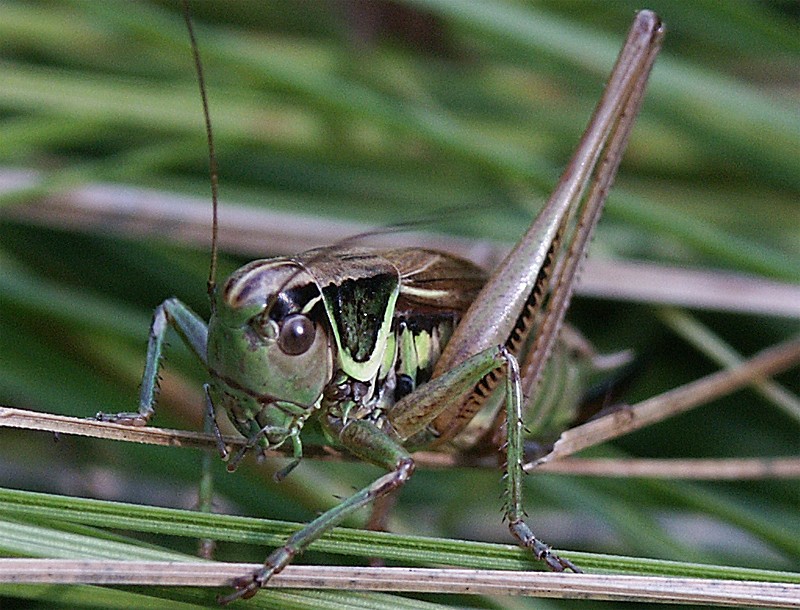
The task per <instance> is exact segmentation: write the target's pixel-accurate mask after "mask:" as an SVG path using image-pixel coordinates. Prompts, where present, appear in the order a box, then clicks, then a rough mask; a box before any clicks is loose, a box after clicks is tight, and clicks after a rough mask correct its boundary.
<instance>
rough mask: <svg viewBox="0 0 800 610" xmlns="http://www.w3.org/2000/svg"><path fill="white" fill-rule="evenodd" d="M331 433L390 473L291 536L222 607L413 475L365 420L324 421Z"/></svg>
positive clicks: (393, 445) (399, 450)
mask: <svg viewBox="0 0 800 610" xmlns="http://www.w3.org/2000/svg"><path fill="white" fill-rule="evenodd" d="M324 425H325V426H326V428H327V429H328V431H329V432H331V433H333V434H335V435H336V436H337V438H338V440H339V442H340V443H341V444H342V445H343V446H344V447H345V448H346V449H348V451H350V452H351V453H353V454H354V455H356V456H357V457H359V458H362V459H364V460H366V461H369V462H371V463H373V464H376V465H378V466H383V467H385V468H387V469H388V470H391V472H389V473H388V474H385V475H383V476H382V477H380V478H378V479H376V480H375V481H373V482H372V483H371V484H370V485H368V486H367V487H365V488H363V489H362V490H361V491H358V492H356V493H355V494H354V495H352V496H350V497H349V498H347V499H346V500H344V501H343V502H342V503H341V504H338V505H337V506H334V507H333V508H331V509H330V510H328V511H326V512H324V513H323V514H321V515H320V516H319V517H317V518H316V519H314V520H313V521H312V522H311V523H309V524H308V525H306V526H304V527H303V528H301V529H299V530H298V531H297V532H295V533H294V534H292V535H291V536H290V537H289V538H288V539H287V540H286V543H285V544H284V545H283V546H282V547H280V548H278V549H275V550H274V551H273V552H272V553H271V554H270V556H269V557H267V559H266V561H265V562H264V567H262V568H261V569H259V570H258V571H256V572H254V573H253V574H250V575H248V576H245V577H244V578H239V579H237V580H235V581H234V583H233V585H234V586H235V587H236V591H234V592H233V593H231V594H230V595H226V596H224V597H219V598H218V601H219V602H220V603H221V604H227V603H230V602H232V601H234V600H236V599H239V598H243V599H247V598H250V597H252V596H253V595H255V594H256V593H257V592H258V590H259V589H260V588H261V587H263V586H264V585H265V584H266V583H267V582H268V581H269V579H270V578H272V576H273V575H274V574H277V573H278V572H280V571H281V570H283V568H285V567H286V566H287V565H289V563H291V561H292V559H293V558H294V556H295V555H298V554H299V553H302V552H303V551H305V550H306V549H307V548H308V546H309V545H310V544H311V543H312V542H314V541H315V540H317V539H318V538H319V537H320V536H322V535H323V534H324V533H325V532H327V531H328V530H330V529H332V528H333V527H335V526H336V525H338V524H339V523H341V522H342V520H344V519H345V518H346V517H347V516H348V515H350V514H351V513H353V512H355V511H357V510H358V509H359V508H361V507H362V506H365V505H367V504H369V503H370V502H372V501H373V500H375V499H376V498H380V497H384V496H386V495H387V494H389V493H391V492H392V491H394V490H396V489H397V488H399V487H400V486H402V485H403V484H404V483H405V482H406V481H407V480H408V479H409V477H410V476H411V474H412V473H413V472H414V460H413V459H411V456H410V455H408V453H407V452H406V451H405V449H403V447H402V446H401V445H400V444H398V443H397V442H396V441H395V440H394V439H393V438H391V437H389V436H388V435H387V434H386V433H385V432H383V431H381V430H379V429H378V428H377V427H376V426H375V425H374V424H372V423H370V422H368V421H364V420H354V421H350V422H348V423H347V424H345V425H341V421H340V420H339V421H337V420H336V419H334V418H330V419H329V420H328V421H326V422H324Z"/></svg>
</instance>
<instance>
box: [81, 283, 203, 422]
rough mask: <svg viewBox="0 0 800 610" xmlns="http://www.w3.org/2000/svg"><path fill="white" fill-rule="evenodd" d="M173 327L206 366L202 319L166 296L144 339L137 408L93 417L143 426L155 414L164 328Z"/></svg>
mask: <svg viewBox="0 0 800 610" xmlns="http://www.w3.org/2000/svg"><path fill="white" fill-rule="evenodd" d="M170 325H171V326H172V327H173V328H174V329H175V330H176V331H177V332H178V334H179V335H180V336H181V338H182V339H183V341H184V342H185V343H186V345H188V346H189V348H190V349H191V350H192V352H193V353H194V354H195V355H196V356H197V358H198V359H199V360H200V362H202V363H203V365H204V366H205V365H206V364H207V362H206V343H207V341H208V327H207V326H206V323H205V322H203V320H202V319H201V318H200V317H199V316H198V315H197V314H196V313H194V312H193V311H192V310H191V309H189V308H188V307H187V306H186V305H184V304H183V303H182V302H181V301H179V300H178V299H175V298H172V299H167V300H166V301H164V302H163V303H161V305H159V306H158V307H156V310H155V313H154V314H153V322H152V324H151V325H150V337H149V339H148V341H147V360H146V361H145V365H144V373H143V374H142V385H141V388H140V390H139V410H138V411H137V412H129V413H98V414H97V415H96V416H95V418H96V419H99V420H100V421H107V422H114V423H118V424H127V425H130V426H144V425H147V423H148V422H149V421H150V419H151V418H152V417H153V414H154V413H155V404H156V395H157V394H158V369H159V367H160V366H161V359H162V358H163V351H164V339H165V338H166V334H167V329H168V328H169V326H170Z"/></svg>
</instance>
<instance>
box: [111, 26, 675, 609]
mask: <svg viewBox="0 0 800 610" xmlns="http://www.w3.org/2000/svg"><path fill="white" fill-rule="evenodd" d="M662 36H663V28H662V27H661V23H660V21H659V19H658V17H657V16H656V15H655V14H653V13H651V12H648V11H643V12H641V13H639V14H638V15H637V17H636V20H635V22H634V24H633V27H632V28H631V31H630V33H629V36H628V40H627V42H626V44H625V46H624V48H623V49H622V52H621V53H620V56H619V58H618V60H617V64H616V66H615V67H614V70H613V72H612V74H611V77H610V79H609V82H608V84H607V87H606V91H605V93H604V95H603V98H602V99H601V101H600V103H599V104H598V106H597V109H596V111H595V114H594V116H593V117H592V120H591V121H590V124H589V127H588V128H587V130H586V132H585V133H584V136H583V138H582V140H581V142H580V144H579V145H578V148H577V150H576V152H575V154H574V156H573V158H572V160H571V162H570V164H569V165H568V167H567V169H566V171H565V172H564V175H563V176H562V178H561V181H560V182H559V184H558V187H557V188H556V190H555V192H554V193H553V195H552V196H551V198H550V200H549V201H548V202H547V204H546V205H545V206H544V208H543V209H542V211H541V212H540V213H539V215H538V216H537V217H536V219H535V220H534V221H533V223H532V224H531V226H530V228H529V229H528V230H527V232H526V233H525V235H524V236H523V237H522V239H521V240H520V241H519V242H518V243H517V245H516V247H515V248H514V249H513V250H512V252H511V253H510V254H509V255H508V256H507V257H506V259H505V260H504V261H503V262H502V263H501V265H500V266H499V267H498V268H497V269H495V270H494V271H493V272H492V273H491V275H489V276H488V277H487V276H486V275H485V274H484V273H483V272H482V271H481V270H479V269H477V268H476V267H475V266H474V265H472V264H471V263H468V262H466V261H463V260H460V259H458V258H454V257H452V256H449V255H446V254H442V253H438V252H433V251H426V250H418V249H396V250H386V251H373V250H367V249H360V248H344V247H340V248H328V249H319V250H312V251H309V252H305V253H302V254H299V255H296V256H294V257H288V258H276V259H266V260H259V261H254V262H252V263H249V264H247V265H245V266H244V267H242V268H241V269H239V270H238V271H236V272H234V273H233V275H232V276H231V277H230V278H229V279H228V280H227V282H226V283H225V285H224V287H223V289H222V290H221V291H217V290H216V289H215V288H214V281H213V276H214V268H215V267H214V265H212V272H211V279H210V281H209V285H210V289H211V290H210V292H211V295H212V303H211V306H212V307H211V310H212V314H211V318H210V320H209V323H208V326H206V324H205V323H204V322H203V320H201V319H200V318H199V317H198V316H197V315H195V314H194V313H192V312H191V311H190V310H189V309H188V308H187V307H186V306H185V305H183V304H182V303H181V302H180V301H178V300H176V299H168V300H167V301H165V302H164V303H162V304H161V305H160V306H159V307H158V308H157V309H156V313H155V317H154V320H153V325H152V327H151V334H150V342H149V345H148V353H147V361H146V366H145V371H144V375H143V379H142V388H141V394H140V401H139V411H138V412H137V413H130V414H118V415H115V416H110V417H109V416H102V417H103V418H104V419H113V420H115V421H124V422H129V423H146V422H147V421H148V420H149V419H150V417H151V416H152V414H153V409H154V404H155V394H156V385H157V371H158V366H159V363H160V360H161V355H162V349H163V344H164V338H165V334H166V330H167V328H168V326H169V325H172V326H173V327H174V328H175V329H176V330H177V331H178V333H179V334H180V335H181V336H182V337H183V338H184V340H185V341H186V342H187V344H188V345H189V346H190V347H191V348H192V349H193V351H194V352H195V353H196V355H197V356H198V358H199V359H200V360H201V361H202V362H203V363H204V364H205V366H206V367H207V369H208V372H209V375H210V383H209V384H208V385H207V386H206V396H207V398H208V408H209V409H208V410H209V413H210V414H211V416H212V417H213V416H214V414H215V413H216V412H217V411H219V410H223V411H225V412H226V413H227V416H228V418H229V419H230V420H231V422H232V423H233V425H234V426H235V427H236V428H237V429H238V430H239V432H241V434H242V435H244V436H245V437H246V438H247V439H248V443H247V447H248V448H255V447H261V448H277V447H281V446H283V445H285V444H290V445H291V447H292V451H293V453H294V456H295V458H296V459H295V461H294V462H293V465H294V464H296V463H297V461H298V460H299V458H300V457H301V456H302V443H301V433H302V429H303V427H304V425H305V424H306V422H307V421H308V420H309V419H310V418H312V417H316V418H318V419H319V422H320V424H321V427H322V429H323V430H324V432H325V434H326V436H327V438H328V440H329V441H330V443H331V444H333V445H335V446H337V447H338V448H340V449H343V450H345V451H347V452H349V453H351V454H352V455H354V456H356V457H358V458H360V459H363V460H365V461H368V462H371V463H373V464H376V465H378V466H380V467H382V468H384V469H386V470H387V471H388V473H387V474H385V475H383V476H381V477H380V478H378V479H376V480H375V481H374V482H373V483H372V484H370V485H369V486H367V487H365V488H364V489H362V490H361V491H359V492H357V493H355V494H354V495H353V496H351V497H350V498H347V499H346V500H344V501H343V502H342V503H340V504H339V505H338V506H336V507H334V508H332V509H330V510H328V511H327V512H325V513H323V514H322V515H320V516H319V517H318V518H316V519H315V520H314V521H312V522H311V523H309V524H308V525H307V526H306V527H304V528H302V529H301V530H299V531H298V532H297V533H295V534H294V535H293V536H291V537H290V538H289V539H288V540H287V541H286V543H285V544H284V546H282V547H281V548H279V549H277V550H276V551H274V552H273V553H272V554H271V555H270V556H269V557H268V558H267V560H266V562H265V565H264V567H263V568H262V569H261V570H259V571H257V572H256V573H254V574H252V575H248V576H247V577H245V578H243V579H240V580H239V581H237V582H236V583H235V585H236V587H237V591H236V592H235V593H234V594H233V595H231V596H229V597H227V598H223V600H222V601H224V602H227V601H230V600H232V599H235V598H237V597H249V596H250V595H253V594H254V593H255V592H256V591H257V590H258V588H259V587H261V586H262V585H263V584H265V583H266V582H267V581H268V580H269V578H270V577H271V576H272V575H273V574H274V573H276V572H279V571H280V570H282V569H283V568H284V567H285V566H286V565H287V564H288V563H289V562H290V561H291V559H292V557H293V556H294V555H296V554H297V553H300V552H302V551H303V550H304V549H305V548H306V547H308V545H309V544H310V543H311V542H313V541H314V540H316V539H317V538H318V537H319V536H320V535H322V533H324V532H325V531H327V530H329V529H330V528H332V527H334V526H335V525H336V524H338V523H340V522H341V520H342V519H343V518H345V517H346V516H347V515H349V514H351V513H352V512H353V511H355V510H357V509H358V508H360V507H362V506H364V505H366V504H368V503H370V502H372V501H373V500H375V499H376V498H379V497H382V496H385V495H386V494H389V493H391V492H392V491H393V490H395V489H397V488H399V487H400V486H402V485H403V484H404V483H405V482H406V480H408V478H409V476H410V475H411V473H412V472H413V469H414V461H413V458H412V457H411V454H412V453H413V451H415V450H417V449H420V448H433V449H442V450H453V451H477V452H487V451H489V450H496V451H501V452H503V454H504V455H503V457H504V459H503V460H502V461H503V463H504V464H505V466H504V468H505V472H506V481H505V484H506V487H507V495H506V504H505V518H506V521H507V522H508V526H509V529H510V531H511V533H512V534H513V535H514V536H515V537H516V538H517V540H518V541H519V543H520V544H521V545H523V546H525V547H527V548H530V549H531V550H532V551H533V553H534V555H535V556H536V557H537V558H538V559H541V560H543V561H545V562H546V564H547V565H548V566H549V567H550V568H552V569H554V570H559V571H560V570H564V569H571V570H574V571H579V570H578V569H577V568H576V567H575V566H574V565H573V564H572V563H571V562H569V561H568V560H566V559H562V558H560V557H558V556H557V555H555V554H554V553H553V552H552V551H551V550H550V548H549V547H548V546H546V545H545V544H543V543H542V542H541V541H540V540H538V539H537V538H536V537H535V536H534V535H533V532H532V531H531V529H530V528H529V527H528V525H527V524H526V522H525V519H524V510H523V506H522V486H521V479H522V459H523V440H524V439H523V435H522V431H523V422H524V425H525V426H527V427H529V428H530V429H531V430H532V431H533V433H534V434H535V435H536V436H537V437H539V438H543V439H544V440H549V439H548V437H549V436H551V435H556V434H558V433H559V432H560V431H561V430H563V429H564V428H566V427H567V426H569V424H570V422H571V421H573V420H574V418H575V415H576V406H577V404H578V402H579V398H580V396H581V394H582V391H583V388H584V387H585V379H586V376H587V375H588V374H589V373H590V372H591V369H592V356H591V350H590V349H589V348H588V347H587V346H586V343H585V341H583V340H582V339H580V337H579V336H578V335H577V334H576V333H575V332H574V331H571V330H569V329H565V328H564V324H563V321H564V316H565V313H566V310H567V308H568V306H569V302H570V298H571V296H572V291H573V288H574V285H575V281H576V278H577V275H578V267H579V265H580V262H581V260H582V259H583V256H584V255H585V252H586V248H587V244H588V242H589V240H590V238H591V234H592V230H593V228H594V226H595V225H596V223H597V221H598V218H599V216H600V213H601V210H602V207H603V203H604V201H605V198H606V195H607V192H608V189H609V188H610V186H611V183H612V181H613V178H614V176H615V174H616V170H617V167H618V165H619V162H620V159H621V156H622V152H623V150H624V148H625V145H626V143H627V138H628V134H629V133H630V130H631V128H632V125H633V121H634V119H635V116H636V113H637V112H638V109H639V106H640V105H641V101H642V97H643V92H644V87H645V84H646V81H647V77H648V75H649V72H650V69H651V67H652V64H653V61H654V60H655V56H656V54H657V52H658V49H659V47H660V42H661V38H662ZM213 173H214V172H213V171H212V175H213ZM215 241H216V240H215ZM213 259H214V257H213V256H212V260H213ZM293 465H292V466H290V467H289V468H287V469H285V470H284V471H282V475H285V474H287V473H288V472H289V471H290V470H291V468H292V467H293Z"/></svg>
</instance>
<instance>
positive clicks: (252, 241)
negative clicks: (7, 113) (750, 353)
mask: <svg viewBox="0 0 800 610" xmlns="http://www.w3.org/2000/svg"><path fill="white" fill-rule="evenodd" d="M44 184H46V182H45V181H44V179H43V174H42V173H41V172H37V171H35V170H20V169H13V168H3V167H0V195H9V194H12V193H14V192H22V193H25V192H27V193H30V192H34V191H37V190H38V189H42V187H43V185H44ZM208 207H209V206H208V200H207V199H204V198H200V197H192V196H187V195H176V194H174V193H168V192H164V191H156V190H153V189H145V188H140V187H133V186H125V185H119V184H105V183H96V184H87V185H83V186H81V187H79V188H73V189H66V190H61V191H57V192H51V193H45V194H42V196H41V197H39V198H38V199H37V201H36V205H31V202H30V201H26V202H25V204H21V205H6V206H2V207H0V215H5V216H7V217H9V218H14V219H17V220H23V221H26V222H35V223H37V224H43V225H47V226H53V227H60V228H63V227H71V228H73V229H75V230H79V231H84V232H89V233H97V234H114V235H123V236H132V235H137V236H148V237H154V236H155V237H158V238H161V239H164V240H169V241H170V242H176V241H177V242H181V243H186V244H193V245H197V246H205V245H206V244H207V243H208V236H209V232H210V228H209V212H208ZM221 207H222V208H223V209H224V210H225V213H224V214H223V216H222V217H221V219H220V229H221V231H220V243H221V246H222V247H223V248H224V249H225V250H227V251H230V252H236V253H239V254H242V255H247V256H264V255H265V251H264V247H265V244H269V247H270V252H272V253H286V252H297V251H302V250H309V249H311V248H318V247H323V246H329V245H330V244H332V243H338V242H342V241H345V240H347V241H350V240H352V239H353V236H358V237H357V239H358V243H359V244H362V245H369V246H376V247H389V248H390V247H398V246H404V247H405V246H419V247H425V248H434V249H437V250H442V251H445V252H450V253H452V254H456V255H458V256H462V257H464V258H467V259H469V260H471V261H473V262H475V263H477V264H478V265H480V266H482V267H484V268H486V269H491V268H493V267H494V266H495V265H496V264H497V263H498V262H499V261H500V260H501V259H502V257H503V256H504V255H505V254H506V253H507V251H508V245H507V244H501V243H499V242H491V241H484V240H478V241H476V240H474V239H466V238H459V237H456V236H447V235H443V234H431V233H423V232H414V231H409V230H408V227H388V228H387V227H380V226H375V225H367V224H363V223H358V222H355V221H343V220H334V219H327V218H319V217H317V216H312V215H303V214H297V213H287V212H280V211H275V210H265V209H263V208H261V209H259V208H254V207H252V206H245V205H242V204H238V203H235V202H230V201H223V202H221ZM577 293H578V294H579V295H583V296H587V297H597V298H603V299H614V300H621V301H632V302H642V303H656V304H662V305H664V304H671V305H680V306H684V307H693V308H698V309H710V310H718V311H734V312H747V313H753V314H761V315H771V316H780V317H792V318H800V286H797V285H795V284H789V283H785V282H779V281H775V280H770V279H767V278H763V277H757V276H752V275H746V274H742V273H733V272H725V271H719V270H711V269H686V268H681V267H670V266H667V265H660V264H655V263H645V262H634V261H625V260H603V259H589V260H588V261H586V262H585V264H584V270H583V273H582V274H581V279H580V282H579V284H578V287H577Z"/></svg>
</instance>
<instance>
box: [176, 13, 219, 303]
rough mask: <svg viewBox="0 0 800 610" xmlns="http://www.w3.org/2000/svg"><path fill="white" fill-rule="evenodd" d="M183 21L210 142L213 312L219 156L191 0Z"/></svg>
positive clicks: (209, 293) (210, 287)
mask: <svg viewBox="0 0 800 610" xmlns="http://www.w3.org/2000/svg"><path fill="white" fill-rule="evenodd" d="M181 5H182V7H183V19H184V21H185V22H186V29H187V30H189V41H190V42H191V44H192V56H193V57H194V67H195V70H196V72H197V84H198V85H199V87H200V99H201V100H202V101H203V118H204V120H205V123H206V139H207V140H208V171H209V175H210V178H211V209H212V221H211V265H210V266H209V269H208V296H209V297H211V311H212V313H213V311H214V308H215V301H214V292H215V291H216V287H217V234H218V233H219V223H218V221H217V208H218V204H217V199H218V195H217V193H218V183H219V179H218V176H217V155H216V153H215V152H214V134H213V132H212V130H211V113H210V112H209V110H208V96H207V95H206V82H205V77H204V76H203V62H202V61H201V60H200V49H199V48H198V46H197V39H196V38H195V35H194V27H193V26H192V15H191V13H190V11H189V0H182V2H181Z"/></svg>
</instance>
